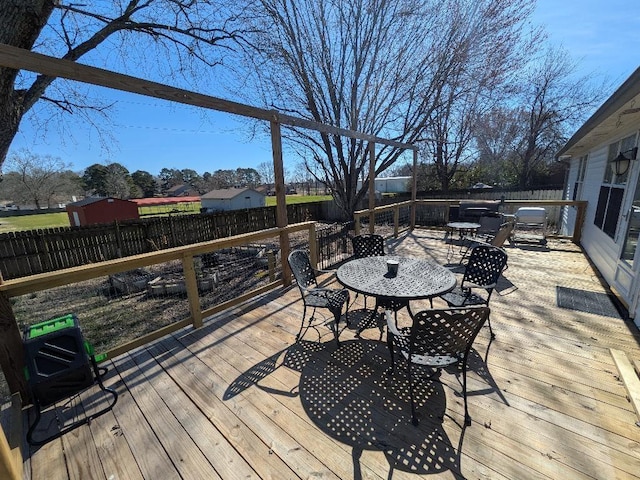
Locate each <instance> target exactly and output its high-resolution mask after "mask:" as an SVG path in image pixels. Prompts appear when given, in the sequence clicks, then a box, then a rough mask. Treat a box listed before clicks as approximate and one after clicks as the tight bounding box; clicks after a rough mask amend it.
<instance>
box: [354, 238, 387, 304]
mask: <svg viewBox="0 0 640 480" xmlns="http://www.w3.org/2000/svg"><path fill="white" fill-rule="evenodd" d="M351 245H352V246H353V257H354V258H366V257H378V256H380V257H381V256H384V254H385V253H384V237H383V236H382V235H376V234H373V233H370V234H363V235H356V236H355V237H353V238H352V239H351ZM357 297H358V293H356V298H357ZM364 308H365V309H366V308H367V296H366V295H364Z"/></svg>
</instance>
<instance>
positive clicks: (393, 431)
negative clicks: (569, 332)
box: [223, 339, 496, 478]
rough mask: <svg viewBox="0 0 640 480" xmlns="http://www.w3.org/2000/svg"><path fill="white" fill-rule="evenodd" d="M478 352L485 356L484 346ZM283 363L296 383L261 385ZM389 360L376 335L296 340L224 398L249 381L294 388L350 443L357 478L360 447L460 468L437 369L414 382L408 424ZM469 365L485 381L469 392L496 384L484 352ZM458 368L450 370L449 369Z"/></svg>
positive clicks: (320, 422) (405, 396)
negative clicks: (414, 415) (414, 407)
mask: <svg viewBox="0 0 640 480" xmlns="http://www.w3.org/2000/svg"><path fill="white" fill-rule="evenodd" d="M482 353H483V354H484V355H485V356H486V353H487V352H484V351H483V352H482ZM281 367H286V368H289V369H292V370H294V371H296V372H299V373H300V382H299V386H298V388H297V389H296V388H294V389H292V390H291V391H287V392H284V391H274V390H273V389H271V388H269V387H265V386H261V385H260V384H259V382H260V381H261V380H263V379H265V378H266V377H267V376H268V375H269V374H270V373H273V372H274V371H275V370H276V369H277V368H281ZM389 367H390V358H389V353H388V350H387V347H386V345H385V344H384V343H381V342H376V341H372V340H364V339H356V340H350V341H346V342H342V343H341V345H340V347H337V346H336V345H335V343H334V342H327V343H318V342H311V341H306V340H301V341H300V342H297V343H295V344H293V345H291V346H289V347H288V348H286V349H284V350H282V351H280V352H277V353H276V354H274V355H272V356H271V357H269V358H266V359H264V360H262V361H261V362H259V363H257V364H256V365H254V366H252V367H251V368H249V369H248V370H246V371H245V372H243V373H242V374H241V375H240V376H239V377H238V378H237V379H236V380H235V381H233V382H232V383H231V384H230V385H229V387H228V388H227V390H226V392H225V394H224V397H223V398H224V400H230V399H232V398H233V397H235V396H236V395H238V394H240V393H241V392H243V391H244V390H246V389H249V388H252V387H255V388H260V389H268V390H269V393H271V394H280V395H285V396H296V395H299V396H300V401H301V403H302V406H303V408H304V411H305V412H306V414H307V415H308V416H309V419H310V420H311V421H312V422H313V423H314V424H315V425H316V426H317V427H318V428H319V429H320V430H321V431H322V432H324V433H325V434H326V435H328V436H329V437H331V438H333V439H335V440H337V441H339V442H341V443H344V444H346V445H349V446H350V447H352V458H353V462H354V474H355V475H354V476H355V478H358V471H359V458H360V456H361V455H362V453H363V451H365V450H377V451H381V452H383V453H384V455H385V457H386V458H387V461H388V462H389V467H390V469H391V471H393V470H403V471H407V472H411V473H418V474H432V473H438V472H443V471H446V470H450V471H452V472H454V473H455V474H456V475H460V472H461V465H460V462H461V460H460V459H461V449H462V444H463V440H464V432H465V429H466V427H465V426H464V425H461V424H459V423H457V422H456V421H455V420H454V422H456V424H457V425H458V426H459V429H460V430H459V433H460V436H459V438H457V439H455V440H454V441H457V445H456V447H454V446H453V444H452V440H451V439H450V438H449V437H448V435H447V433H446V432H445V429H444V427H443V419H444V416H445V415H447V412H446V410H447V401H446V395H445V391H444V386H443V385H442V384H441V383H440V382H438V381H437V376H436V377H435V380H434V381H418V382H417V384H416V399H417V404H418V415H419V418H420V425H419V426H418V427H416V426H414V425H412V423H411V408H410V403H409V381H408V380H407V378H406V375H405V371H404V366H403V365H402V364H400V365H398V366H396V371H395V373H394V374H393V375H388V373H387V372H388V369H389ZM470 370H473V371H474V372H475V373H476V374H477V375H478V377H480V378H481V379H482V380H483V381H486V382H487V384H488V385H487V388H486V389H483V390H481V391H477V392H473V391H469V395H474V394H476V395H480V394H488V393H490V392H494V391H495V390H496V384H495V382H494V381H493V379H492V378H491V375H490V374H489V372H488V369H487V366H486V363H485V361H484V359H483V358H482V357H481V356H480V354H479V353H478V352H476V351H474V352H473V359H472V360H470ZM455 373H456V370H455V369H453V370H452V371H449V372H447V373H446V375H450V374H455ZM458 373H459V372H458ZM296 390H297V391H296ZM456 398H459V400H457V401H456V404H455V405H450V406H449V408H454V409H455V408H460V409H462V408H463V403H462V398H461V396H460V395H457V392H456ZM447 416H449V415H447ZM449 417H450V418H452V419H453V417H451V416H449ZM475 428H483V427H482V425H476V426H475Z"/></svg>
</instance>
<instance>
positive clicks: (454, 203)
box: [354, 199, 587, 244]
mask: <svg viewBox="0 0 640 480" xmlns="http://www.w3.org/2000/svg"><path fill="white" fill-rule="evenodd" d="M467 201H468V200H466V199H465V200H459V199H458V200H447V199H437V200H415V202H414V201H412V200H407V201H404V202H398V203H394V204H391V205H384V206H381V207H376V208H374V209H365V210H358V211H356V212H354V230H355V234H356V235H359V234H360V230H361V228H362V221H363V219H365V220H366V221H367V222H368V227H369V233H374V230H375V225H376V221H375V219H376V215H380V214H382V213H385V212H393V231H394V233H393V236H394V237H397V236H398V234H399V233H400V232H401V231H403V230H408V229H412V228H415V218H416V215H415V211H416V209H417V208H418V207H419V206H429V207H444V208H445V212H444V216H443V218H445V219H447V218H449V213H450V212H449V211H450V208H451V207H459V206H460V203H461V202H467ZM499 205H500V206H501V208H503V209H510V210H513V209H514V208H515V207H575V208H576V217H575V226H574V229H573V233H572V235H571V237H570V238H571V240H572V241H573V242H574V243H576V244H579V243H580V238H581V235H582V226H583V224H584V218H585V213H586V209H587V202H586V201H584V200H580V201H576V200H504V201H501V202H500V204H499ZM403 207H408V208H410V209H411V210H412V214H411V219H412V220H411V222H410V225H409V227H406V228H404V229H401V228H400V221H399V218H400V214H399V213H400V209H401V208H403Z"/></svg>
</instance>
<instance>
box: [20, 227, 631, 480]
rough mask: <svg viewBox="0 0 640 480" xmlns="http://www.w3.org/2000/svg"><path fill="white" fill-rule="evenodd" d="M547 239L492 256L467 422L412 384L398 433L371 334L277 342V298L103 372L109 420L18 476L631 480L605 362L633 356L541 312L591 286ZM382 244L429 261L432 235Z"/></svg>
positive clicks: (292, 295)
mask: <svg viewBox="0 0 640 480" xmlns="http://www.w3.org/2000/svg"><path fill="white" fill-rule="evenodd" d="M549 243H550V245H551V249H550V250H549V251H546V250H544V249H541V248H518V247H513V246H507V252H508V254H509V269H508V270H507V271H506V272H505V279H506V280H505V281H504V282H503V283H504V285H502V287H503V288H502V291H503V293H504V294H503V295H500V294H495V295H494V297H493V298H492V303H491V307H492V314H491V322H492V326H493V330H494V332H495V333H496V338H495V339H494V340H493V341H490V337H489V332H488V329H486V328H485V329H483V331H481V333H480V335H479V336H478V338H477V340H476V343H475V345H474V353H473V357H472V361H471V364H470V373H469V378H468V391H469V410H470V413H471V416H472V418H473V425H472V426H471V427H467V428H462V425H463V421H464V418H463V414H464V411H463V402H462V398H461V397H460V396H459V395H458V392H459V391H460V388H461V387H460V383H459V381H458V380H457V379H456V376H455V375H454V374H453V373H454V372H444V373H442V375H441V376H440V380H441V383H437V382H431V383H425V384H424V385H422V386H421V397H420V398H421V406H420V408H419V414H420V416H421V423H420V426H419V427H414V426H412V425H411V422H410V412H409V404H408V398H407V383H406V379H404V378H403V376H402V375H400V374H398V373H396V374H395V375H394V376H392V377H389V376H387V375H386V368H387V367H388V362H389V359H388V353H387V351H386V346H385V344H384V343H379V342H378V341H377V339H378V337H379V331H378V330H377V329H370V330H366V331H365V332H364V333H363V335H362V339H357V338H356V337H355V335H354V329H349V330H346V331H345V332H343V334H342V335H341V340H342V345H341V347H340V348H336V346H335V345H334V343H333V341H332V334H331V333H330V331H329V330H328V329H327V330H323V331H322V338H321V339H320V342H317V340H318V337H317V335H316V334H315V332H314V331H309V332H308V333H307V335H306V336H305V337H304V341H302V342H299V343H298V344H294V338H295V335H296V333H297V332H298V328H299V321H300V317H301V315H302V303H301V302H300V298H299V293H298V290H297V288H295V287H289V288H281V289H279V290H277V291H274V292H270V293H268V294H266V295H263V296H261V297H260V298H257V299H254V300H253V301H251V302H247V303H245V304H242V305H240V306H237V307H235V308H233V309H231V310H228V311H225V312H220V313H218V314H216V315H215V316H213V317H211V318H209V319H206V320H205V324H204V326H203V327H202V328H200V329H198V330H193V329H190V328H187V329H184V330H181V331H178V332H174V333H173V334H171V335H169V336H167V337H164V338H162V339H160V340H158V341H157V342H154V343H153V344H150V345H147V346H144V347H141V348H139V349H138V350H136V351H133V352H130V353H129V354H125V355H122V356H120V357H118V358H116V359H114V360H113V361H112V362H110V363H109V369H110V370H109V373H108V374H107V377H106V380H105V382H106V383H107V385H113V386H114V388H116V389H117V391H118V392H119V394H120V398H119V400H118V403H117V404H116V406H115V407H114V409H113V411H112V412H109V413H107V414H105V415H103V416H102V417H100V418H98V419H96V420H94V421H93V422H91V424H90V425H86V426H83V427H80V428H79V429H78V430H76V431H74V432H72V433H70V434H67V435H65V436H64V438H63V439H62V440H60V439H59V440H54V441H52V442H50V443H48V444H46V445H44V446H43V447H40V448H37V449H36V448H34V449H31V451H30V455H29V457H28V458H27V460H26V465H25V472H26V473H25V478H32V479H34V480H36V479H38V480H39V479H45V478H46V479H48V478H63V479H64V478H105V479H107V478H119V479H120V478H121V479H125V478H126V479H129V478H132V479H136V478H144V479H156V478H163V479H165V478H189V479H192V478H203V479H204V478H206V479H208V478H221V479H225V480H226V479H236V478H255V479H258V478H260V479H278V480H279V479H298V478H299V479H307V478H317V479H346V478H358V479H371V480H384V479H389V478H393V479H396V480H397V479H401V480H403V479H411V478H418V477H421V478H427V477H429V478H434V479H435V478H437V479H453V478H483V479H489V478H490V479H500V480H506V479H513V480H520V479H525V478H526V479H537V478H539V479H557V478H571V479H609V478H616V479H640V427H638V426H636V424H635V422H636V421H637V417H636V413H635V411H634V409H633V405H632V404H631V403H630V402H629V400H628V398H627V393H626V390H625V387H624V384H623V382H622V381H621V379H620V378H619V374H618V371H617V368H616V365H615V363H614V361H613V359H612V357H611V354H610V349H616V350H620V351H622V352H624V353H625V354H626V355H628V357H629V358H640V334H639V333H638V329H637V328H636V327H635V326H633V325H632V324H631V323H630V322H626V321H624V320H621V319H615V318H609V317H601V316H598V315H594V314H590V313H586V312H578V311H573V310H567V309H561V308H559V307H557V306H556V286H558V285H560V286H565V287H571V288H582V289H585V290H592V291H603V287H602V284H601V283H600V281H599V279H598V276H597V272H595V271H594V270H593V267H592V266H591V265H590V264H589V262H588V261H587V259H585V257H584V256H583V254H582V252H581V251H580V249H579V248H578V247H576V246H574V245H573V244H571V243H569V242H564V241H557V240H552V239H550V240H549ZM393 248H394V252H395V253H398V254H404V255H420V256H423V257H424V256H427V257H430V258H433V259H435V260H436V261H438V262H440V263H443V264H444V263H445V262H446V255H447V245H446V244H444V243H443V241H442V233H441V232H434V231H427V230H417V231H414V232H413V233H410V234H406V235H404V236H402V237H401V238H400V239H399V240H398V241H397V242H396V241H394V242H393ZM550 271H551V272H553V274H551V275H550V274H549V272H550ZM326 281H327V282H330V281H331V280H330V279H326ZM361 300H362V299H361V298H359V300H358V302H361ZM436 304H437V305H439V306H443V304H442V303H438V301H436ZM358 306H361V305H360V303H359V304H358ZM427 307H428V302H416V305H415V306H414V311H416V310H419V309H421V308H427ZM400 321H408V319H407V317H406V315H405V314H404V313H401V318H400Z"/></svg>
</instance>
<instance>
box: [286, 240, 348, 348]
mask: <svg viewBox="0 0 640 480" xmlns="http://www.w3.org/2000/svg"><path fill="white" fill-rule="evenodd" d="M287 260H288V262H289V266H290V267H291V272H292V273H293V276H294V277H295V279H296V282H297V284H298V288H299V289H300V294H301V296H302V302H303V305H304V309H303V312H302V323H301V325H300V330H299V331H298V334H297V335H296V342H297V341H298V340H300V339H301V338H302V337H303V336H304V334H305V333H306V332H307V330H309V328H313V329H314V330H316V332H318V337H320V333H319V331H318V329H317V327H318V326H319V325H327V323H329V328H331V330H332V331H333V335H334V338H335V340H336V343H337V344H338V345H340V339H339V336H340V331H341V330H340V318H341V317H342V307H343V306H345V305H346V309H345V322H346V324H347V326H349V316H348V315H349V291H348V290H347V289H346V288H339V289H336V288H323V287H319V286H318V280H317V278H316V274H317V273H333V272H326V271H324V270H318V269H315V268H313V267H312V266H311V260H310V259H309V254H308V253H307V252H305V251H304V250H294V251H292V252H291V253H290V254H289V258H288V259H287ZM307 307H311V308H313V312H312V313H311V317H309V320H308V321H306V322H305V320H306V318H307ZM317 308H326V309H327V310H329V311H330V312H331V313H332V314H333V317H334V319H333V321H332V322H326V321H325V320H324V319H321V320H320V319H316V317H315V312H316V309H317Z"/></svg>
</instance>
